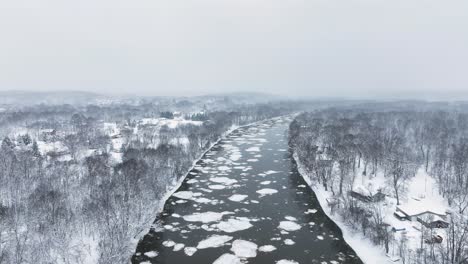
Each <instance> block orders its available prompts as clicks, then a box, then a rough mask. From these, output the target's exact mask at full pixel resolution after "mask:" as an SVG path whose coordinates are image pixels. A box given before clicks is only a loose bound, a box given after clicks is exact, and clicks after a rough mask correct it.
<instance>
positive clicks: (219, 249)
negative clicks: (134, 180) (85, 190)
mask: <svg viewBox="0 0 468 264" xmlns="http://www.w3.org/2000/svg"><path fill="white" fill-rule="evenodd" d="M290 121H291V119H290V118H279V119H275V120H269V121H265V122H263V123H260V124H256V125H253V126H250V127H244V128H240V129H238V130H236V131H234V132H233V133H231V134H230V135H229V136H228V137H227V138H226V139H224V140H222V141H220V142H219V143H218V144H217V145H215V146H214V147H213V148H212V149H211V150H210V151H209V152H207V153H206V154H205V156H204V157H203V158H202V159H201V160H200V161H199V162H198V163H197V164H196V166H195V168H194V169H193V170H192V171H191V172H190V173H189V175H188V177H187V178H186V179H185V180H184V182H183V184H182V185H181V187H180V188H179V189H178V190H177V192H176V193H174V195H172V196H171V197H170V198H169V199H168V200H167V202H166V204H165V207H164V210H163V212H162V213H161V214H160V215H159V216H158V217H157V219H156V221H155V223H154V225H153V228H152V229H151V231H150V232H149V233H148V234H147V235H145V237H144V238H143V239H142V240H141V241H140V242H139V244H138V246H137V249H136V253H135V255H134V256H133V257H132V263H135V264H136V263H164V264H211V263H216V264H228V263H232V264H234V263H259V264H272V263H279V264H288V263H289V264H292V263H330V264H335V263H349V264H354V263H362V262H361V260H360V259H359V258H358V257H357V256H356V254H355V252H354V251H353V250H352V249H351V248H350V247H349V245H348V244H347V243H346V242H345V241H344V240H343V238H342V235H341V231H340V229H339V228H338V227H337V226H336V225H335V224H334V223H333V222H332V221H331V220H330V219H329V218H328V217H327V216H326V215H325V213H324V212H323V211H322V209H321V207H320V205H319V203H318V201H317V199H316V197H315V194H314V192H313V191H312V190H311V189H310V188H309V187H308V186H307V184H306V182H305V181H304V180H303V178H302V177H301V175H300V174H299V173H298V171H297V169H296V164H295V162H294V160H293V159H292V157H291V153H289V151H288V144H287V137H286V134H287V130H288V125H289V122H290Z"/></svg>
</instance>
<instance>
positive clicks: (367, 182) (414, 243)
mask: <svg viewBox="0 0 468 264" xmlns="http://www.w3.org/2000/svg"><path fill="white" fill-rule="evenodd" d="M294 158H295V160H296V162H297V164H298V170H299V172H300V173H301V174H302V175H303V177H304V179H305V180H306V182H307V183H308V184H309V185H310V186H311V187H312V188H313V190H314V192H315V194H316V195H317V199H318V200H319V201H320V204H321V205H322V208H323V210H324V211H325V212H326V213H327V215H328V216H329V217H330V218H331V219H332V220H333V221H334V222H335V223H336V224H337V225H338V226H339V227H340V228H341V230H342V232H343V237H344V238H345V240H346V242H348V244H349V245H350V246H351V247H352V248H353V249H354V250H355V251H356V253H357V254H358V255H359V257H360V258H361V259H362V260H363V261H364V262H365V263H370V264H373V263H385V262H387V261H389V260H390V257H389V256H391V258H392V259H393V260H395V259H397V258H398V248H397V245H396V243H391V244H390V250H389V254H388V255H389V256H387V255H386V254H385V251H384V249H383V248H381V247H378V246H376V245H374V244H372V243H371V241H370V240H369V239H368V238H366V237H365V236H363V235H362V232H359V231H356V230H354V229H352V228H351V227H349V226H348V225H347V224H346V223H345V221H344V220H343V219H342V218H341V217H340V216H339V215H337V214H332V213H331V209H330V207H329V205H328V203H327V199H330V198H332V193H331V192H329V191H325V189H324V188H323V186H322V185H320V184H313V183H312V182H311V180H310V179H309V177H308V176H307V172H306V171H305V170H304V168H303V167H302V166H301V164H300V163H299V160H298V159H297V156H296V155H294ZM386 181H387V180H386V179H385V177H384V175H383V173H382V172H378V173H377V174H376V175H374V176H372V177H369V176H364V175H363V174H362V171H358V172H357V173H356V178H355V181H354V186H353V190H361V191H364V192H369V193H372V194H375V193H376V192H377V191H378V190H379V189H382V190H383V192H384V193H386V194H387V197H386V199H385V202H383V203H382V204H381V205H382V215H383V219H384V222H385V223H387V224H389V225H390V227H394V228H395V229H397V230H404V231H397V232H395V239H396V240H400V239H401V237H402V236H405V237H406V238H407V239H408V247H409V249H410V250H413V252H415V251H416V250H417V249H418V248H419V247H420V245H421V231H420V230H421V229H422V224H421V223H419V222H417V221H401V220H399V219H397V218H396V217H395V216H394V212H395V211H396V210H397V201H396V198H395V197H394V196H393V190H392V189H389V188H388V186H389V184H388V182H386ZM400 199H401V201H400V204H401V207H404V206H405V207H408V208H418V210H422V209H423V208H430V209H431V210H433V211H438V212H445V211H446V210H448V209H449V206H448V203H447V201H446V200H445V199H444V198H443V197H442V196H441V195H440V194H439V192H438V186H437V183H436V180H435V179H434V178H432V177H431V176H430V175H428V174H427V173H426V172H425V170H424V169H422V168H420V169H418V171H417V173H416V175H415V176H414V177H413V178H411V179H410V180H409V181H408V183H407V186H406V188H405V190H404V191H402V195H401V198H400ZM436 230H437V231H436V232H437V234H439V235H441V236H442V237H445V231H444V230H443V229H436ZM394 263H399V262H398V261H396V262H394Z"/></svg>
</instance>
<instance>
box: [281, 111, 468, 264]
mask: <svg viewBox="0 0 468 264" xmlns="http://www.w3.org/2000/svg"><path fill="white" fill-rule="evenodd" d="M419 106H420V107H419V108H418V107H406V108H400V109H399V108H398V107H396V108H395V107H394V106H392V105H389V107H387V109H385V108H386V107H385V106H384V107H382V106H378V105H374V106H369V105H367V106H366V107H361V108H358V107H346V108H345V107H337V108H330V109H326V110H320V111H315V112H310V113H303V114H300V115H299V116H297V117H296V119H295V120H294V121H293V122H292V123H291V124H290V130H289V140H290V142H289V144H290V146H291V148H292V149H293V151H294V153H295V154H296V155H297V157H298V160H299V162H300V164H302V165H303V166H304V167H305V168H306V169H307V171H308V175H309V177H310V178H311V180H312V182H313V183H314V184H317V185H321V186H323V187H324V188H325V189H326V190H328V191H330V192H331V193H332V194H333V198H334V199H333V201H334V204H333V206H334V207H336V208H337V209H336V212H335V213H337V214H340V215H341V216H342V219H346V221H347V224H348V225H349V226H350V227H352V228H354V229H355V230H356V231H357V232H362V233H363V234H364V235H365V236H367V237H368V238H369V239H370V240H371V241H373V242H374V243H375V244H377V245H381V246H382V248H383V249H384V250H386V251H387V252H388V251H389V245H392V244H393V245H395V247H396V248H397V249H398V250H397V251H398V252H397V253H398V255H399V256H400V257H401V260H402V261H403V263H452V264H453V263H468V261H467V259H468V218H467V215H468V209H467V208H468V114H467V112H466V111H464V110H463V109H464V108H462V109H460V108H447V109H446V110H444V108H443V107H442V108H440V107H434V104H433V105H431V104H429V103H428V104H423V105H419ZM432 107H434V108H432ZM431 108H432V109H431ZM398 109H399V110H398ZM434 109H436V110H434ZM418 168H423V169H424V170H426V171H427V172H428V174H429V175H431V176H432V177H434V178H435V179H436V180H437V183H438V186H439V190H438V191H439V192H440V194H441V195H443V197H444V198H445V199H446V200H447V201H448V203H449V205H450V208H452V211H451V212H450V216H449V220H448V221H449V222H450V225H449V228H448V229H447V230H446V238H445V240H444V241H443V242H442V243H440V244H428V243H423V242H422V241H421V243H420V246H419V248H418V249H416V250H412V249H410V248H409V247H408V246H407V241H405V239H404V236H402V238H397V237H396V236H395V235H394V232H393V231H390V230H389V229H388V226H387V225H386V223H385V222H384V219H383V216H382V206H383V205H382V204H383V203H372V204H370V205H367V207H364V206H362V205H361V204H358V203H356V202H355V199H352V198H351V197H350V195H349V192H350V191H351V190H352V187H353V185H355V179H356V176H357V175H358V173H362V174H363V175H366V176H367V177H370V178H371V179H372V177H374V176H375V175H376V174H377V173H379V172H380V173H383V175H384V176H385V178H386V180H387V181H386V184H387V186H386V188H385V190H384V192H385V194H386V195H387V196H388V197H390V198H392V199H396V202H397V204H400V203H401V200H402V199H404V198H408V197H406V183H407V182H408V181H409V180H411V178H412V177H413V176H414V175H415V173H416V170H417V169H418ZM384 203H385V202H384Z"/></svg>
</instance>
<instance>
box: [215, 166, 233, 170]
mask: <svg viewBox="0 0 468 264" xmlns="http://www.w3.org/2000/svg"><path fill="white" fill-rule="evenodd" d="M218 170H220V171H228V170H230V168H229V167H228V166H219V167H218Z"/></svg>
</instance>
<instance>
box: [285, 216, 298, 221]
mask: <svg viewBox="0 0 468 264" xmlns="http://www.w3.org/2000/svg"><path fill="white" fill-rule="evenodd" d="M284 218H285V219H286V220H289V221H297V218H295V217H292V216H289V215H288V216H286V217H284Z"/></svg>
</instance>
